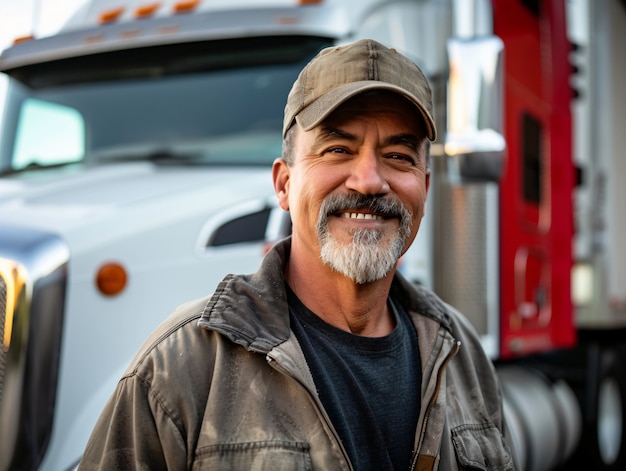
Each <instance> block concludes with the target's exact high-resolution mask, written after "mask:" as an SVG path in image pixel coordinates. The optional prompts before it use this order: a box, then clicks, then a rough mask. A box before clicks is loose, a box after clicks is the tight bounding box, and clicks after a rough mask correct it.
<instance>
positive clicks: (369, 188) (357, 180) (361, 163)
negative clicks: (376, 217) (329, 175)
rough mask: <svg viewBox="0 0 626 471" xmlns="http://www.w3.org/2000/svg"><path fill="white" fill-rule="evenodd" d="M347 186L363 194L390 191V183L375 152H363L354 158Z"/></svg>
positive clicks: (378, 193)
mask: <svg viewBox="0 0 626 471" xmlns="http://www.w3.org/2000/svg"><path fill="white" fill-rule="evenodd" d="M346 187H347V188H348V189H350V190H354V191H357V192H359V193H361V194H363V195H380V194H385V193H387V192H388V191H389V184H388V183H387V180H386V178H385V175H384V172H383V168H382V165H381V162H380V160H379V157H378V155H377V154H376V153H375V152H373V151H367V152H362V153H360V154H359V155H358V157H357V158H356V159H354V161H353V166H352V169H351V172H350V176H349V177H348V179H347V180H346Z"/></svg>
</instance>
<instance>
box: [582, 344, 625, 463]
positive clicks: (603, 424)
mask: <svg viewBox="0 0 626 471" xmlns="http://www.w3.org/2000/svg"><path fill="white" fill-rule="evenodd" d="M593 357H595V359H594V358H593ZM594 360H595V361H594ZM588 368H589V371H588V373H589V374H590V375H595V378H593V380H592V381H590V382H589V384H590V390H589V396H588V399H589V400H590V401H589V406H590V410H589V413H588V414H586V416H587V420H586V424H585V429H586V430H585V433H584V434H583V441H582V442H581V446H582V447H584V449H585V452H584V455H585V458H586V459H587V461H588V466H589V468H588V469H594V470H599V471H600V470H606V471H617V470H623V469H625V468H626V456H625V455H626V444H625V433H624V432H625V430H624V423H625V421H626V415H625V414H626V377H625V376H624V369H623V367H622V365H621V361H620V356H619V354H618V353H617V352H616V351H615V350H613V349H604V350H601V349H599V351H597V354H595V355H594V352H591V354H590V361H589V364H588ZM594 372H595V373H594Z"/></svg>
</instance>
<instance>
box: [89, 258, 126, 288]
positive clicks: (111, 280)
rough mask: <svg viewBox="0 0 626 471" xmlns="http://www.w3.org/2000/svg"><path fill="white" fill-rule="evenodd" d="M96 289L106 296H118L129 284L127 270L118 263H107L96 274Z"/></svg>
mask: <svg viewBox="0 0 626 471" xmlns="http://www.w3.org/2000/svg"><path fill="white" fill-rule="evenodd" d="M95 282H96V287H97V288H98V291H100V293H102V294H104V295H105V296H117V295H118V294H120V293H121V292H122V291H124V288H126V283H127V282H128V274H127V273H126V269H125V268H124V267H123V266H122V265H121V264H120V263H118V262H106V263H104V264H102V265H101V266H100V268H98V271H97V272H96V279H95Z"/></svg>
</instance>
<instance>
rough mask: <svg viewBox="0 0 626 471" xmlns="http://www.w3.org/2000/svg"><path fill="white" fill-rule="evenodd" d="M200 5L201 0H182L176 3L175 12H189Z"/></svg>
mask: <svg viewBox="0 0 626 471" xmlns="http://www.w3.org/2000/svg"><path fill="white" fill-rule="evenodd" d="M198 5H200V0H181V1H180V2H176V3H175V4H174V7H173V10H174V13H188V12H190V11H192V10H195V9H196V7H197V6H198Z"/></svg>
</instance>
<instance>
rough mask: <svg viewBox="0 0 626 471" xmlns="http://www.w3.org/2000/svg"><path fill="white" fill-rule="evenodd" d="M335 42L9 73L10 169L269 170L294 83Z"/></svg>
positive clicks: (211, 49)
mask: <svg viewBox="0 0 626 471" xmlns="http://www.w3.org/2000/svg"><path fill="white" fill-rule="evenodd" d="M328 43H329V41H328V40H326V39H321V38H302V37H299V38H255V39H248V40H241V39H239V40H231V41H211V42H204V43H193V44H185V45H169V46H165V47H163V46H161V47H152V48H143V49H137V50H127V51H117V52H109V53H104V54H98V55H94V56H85V57H80V58H74V59H65V60H62V61H55V62H51V63H43V64H37V65H30V66H25V67H22V68H20V69H15V70H12V71H9V75H10V77H11V78H10V81H9V85H8V88H7V91H6V99H5V100H6V102H5V110H4V119H3V120H2V122H3V126H2V130H1V134H0V153H1V154H0V162H1V165H2V167H1V168H0V170H1V171H3V172H4V173H6V172H13V171H21V170H25V169H37V168H46V167H49V166H58V165H65V164H68V163H76V162H79V163H85V164H95V165H97V164H103V163H108V162H119V161H124V160H151V161H154V162H158V163H161V164H200V165H247V166H248V165H269V164H271V162H272V161H273V159H275V158H276V157H278V156H279V155H280V153H281V129H282V118H283V110H284V106H285V102H286V99H287V94H288V92H289V89H290V87H291V84H292V83H293V81H294V80H295V78H296V76H297V74H298V73H299V71H300V70H301V69H302V67H303V66H304V64H305V63H306V62H307V61H308V60H309V59H310V58H311V57H312V56H313V55H314V54H315V53H316V52H317V51H318V50H319V49H321V48H322V47H324V46H326V45H327V44H328Z"/></svg>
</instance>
